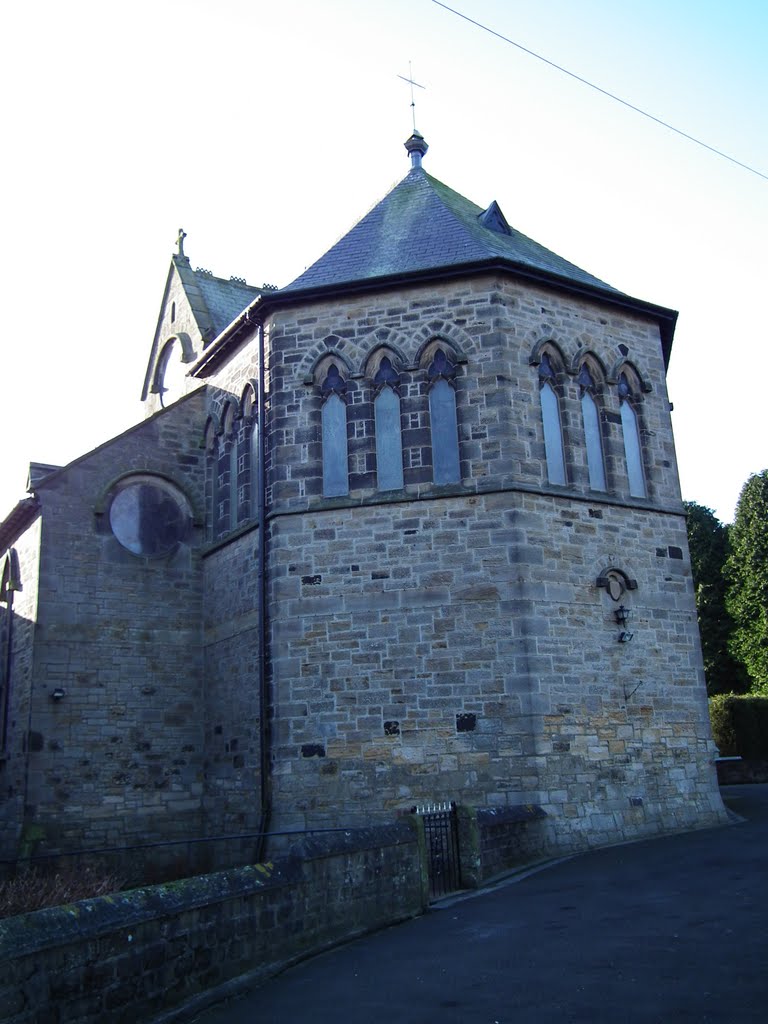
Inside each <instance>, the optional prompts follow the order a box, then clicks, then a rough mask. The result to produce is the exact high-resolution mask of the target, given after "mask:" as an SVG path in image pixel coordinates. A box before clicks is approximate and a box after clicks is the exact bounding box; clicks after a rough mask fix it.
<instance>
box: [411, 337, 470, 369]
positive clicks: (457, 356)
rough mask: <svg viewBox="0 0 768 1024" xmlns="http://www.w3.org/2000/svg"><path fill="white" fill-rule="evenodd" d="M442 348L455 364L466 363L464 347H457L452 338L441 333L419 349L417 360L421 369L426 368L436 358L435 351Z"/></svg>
mask: <svg viewBox="0 0 768 1024" xmlns="http://www.w3.org/2000/svg"><path fill="white" fill-rule="evenodd" d="M439 348H441V349H443V351H444V352H445V354H446V356H447V357H448V359H449V360H450V361H451V362H452V363H453V364H454V366H456V365H458V364H460V363H466V362H467V357H466V355H465V354H464V351H463V350H462V349H459V348H457V347H456V344H455V343H454V342H453V341H451V339H450V338H445V337H443V336H442V335H441V334H438V335H435V336H433V337H432V338H430V339H429V341H426V342H424V344H423V345H422V346H421V348H420V349H419V351H418V355H417V357H416V362H417V364H418V366H419V369H421V370H426V369H427V368H428V367H429V365H430V363H431V362H432V360H433V359H434V358H435V352H437V350H438V349H439Z"/></svg>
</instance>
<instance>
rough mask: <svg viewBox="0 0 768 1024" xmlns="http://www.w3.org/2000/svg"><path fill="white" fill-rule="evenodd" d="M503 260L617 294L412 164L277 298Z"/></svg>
mask: <svg viewBox="0 0 768 1024" xmlns="http://www.w3.org/2000/svg"><path fill="white" fill-rule="evenodd" d="M488 261H502V262H504V263H508V264H509V265H510V267H513V268H514V267H518V268H522V269H527V270H530V271H535V272H538V273H542V272H543V273H544V274H545V275H547V276H550V275H551V276H554V277H556V278H561V279H562V280H564V281H566V282H568V283H570V284H572V285H579V286H581V287H584V286H587V287H588V288H596V289H599V290H600V291H602V292H609V293H613V294H615V295H621V294H622V293H621V292H619V291H617V289H615V288H612V287H611V286H610V285H608V284H606V283H605V282H604V281H601V280H599V278H596V277H593V275H592V274H588V273H587V272H586V271H585V270H581V269H580V268H579V267H577V266H574V264H573V263H569V262H568V261H567V260H564V259H562V257H560V256H558V255H557V254H556V253H554V252H551V251H550V250H549V249H546V248H545V247H544V246H543V245H539V243H538V242H535V241H534V240H533V239H532V238H528V237H527V236H526V235H524V234H522V233H521V232H519V231H516V230H515V228H512V227H510V226H509V225H508V224H507V222H506V221H505V219H504V216H503V214H502V213H501V211H500V209H499V207H498V205H497V204H496V203H495V202H494V203H492V204H491V206H489V207H488V209H487V210H483V209H482V208H481V207H479V206H476V205H475V203H473V202H470V200H469V199H465V198H464V196H462V195H459V193H458V192H454V191H453V189H451V188H448V186H447V185H444V184H443V183H442V182H441V181H438V180H437V178H433V177H432V175H430V174H427V172H426V171H425V170H424V169H423V168H422V167H414V168H412V169H411V170H410V171H409V173H408V174H407V175H406V176H405V178H403V179H402V181H400V182H399V184H397V185H396V186H395V187H394V188H393V189H392V190H391V191H390V192H389V193H388V194H387V195H386V196H385V197H384V198H383V199H382V200H381V202H380V203H378V204H377V205H376V206H374V207H373V209H372V210H371V211H370V212H369V213H368V214H366V216H365V217H363V219H362V220H360V221H359V222H358V223H357V224H356V225H355V226H354V227H353V228H352V230H351V231H349V232H348V233H347V234H346V235H344V236H343V237H342V238H341V239H340V240H339V241H338V242H337V243H336V244H335V245H334V246H333V247H332V248H331V249H329V250H328V252H326V253H325V255H324V256H321V257H320V259H319V260H318V261H317V262H316V263H314V264H313V265H312V266H311V267H309V268H308V269H307V270H305V271H304V273H303V274H301V275H300V276H299V277H297V278H296V279H295V280H294V281H292V282H291V283H290V284H289V285H287V286H286V287H285V288H282V289H281V290H280V292H278V295H284V294H290V293H292V292H297V291H304V290H306V289H318V288H333V287H338V286H340V285H346V284H351V283H358V282H364V281H373V280H375V279H377V278H387V277H396V276H400V275H406V274H414V273H418V272H420V271H421V272H425V271H434V270H442V269H448V268H454V267H462V266H471V265H473V264H475V265H476V264H482V263H487V262H488Z"/></svg>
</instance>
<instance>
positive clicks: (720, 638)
mask: <svg viewBox="0 0 768 1024" xmlns="http://www.w3.org/2000/svg"><path fill="white" fill-rule="evenodd" d="M685 515H686V524H687V527H688V546H689V547H690V550H691V568H692V569H693V585H694V588H695V591H696V611H697V613H698V618H699V632H700V634H701V649H702V653H703V655H704V673H705V675H706V677H707V693H708V694H709V695H710V697H711V696H712V695H713V694H715V693H743V692H744V691H745V690H748V689H749V678H748V676H747V674H746V672H745V670H744V667H743V665H741V664H740V663H739V662H738V661H737V660H736V659H735V658H734V657H733V655H732V654H731V652H730V651H729V649H728V648H729V641H730V639H731V635H732V633H733V630H734V622H733V619H732V618H731V616H730V614H729V613H728V610H727V608H726V587H727V584H726V580H725V576H724V575H723V569H724V566H725V562H726V559H727V558H728V552H729V545H728V527H727V526H724V525H723V524H722V523H721V522H720V520H719V519H718V518H717V516H716V515H715V513H714V512H713V511H712V509H710V508H706V507H705V506H704V505H698V504H697V503H696V502H695V501H686V503H685Z"/></svg>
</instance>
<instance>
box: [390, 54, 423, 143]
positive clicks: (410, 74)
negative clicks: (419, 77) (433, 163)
mask: <svg viewBox="0 0 768 1024" xmlns="http://www.w3.org/2000/svg"><path fill="white" fill-rule="evenodd" d="M397 77H398V78H401V79H402V80H403V81H404V82H408V84H409V85H410V87H411V114H412V115H413V130H414V132H415V131H416V100H415V99H414V96H413V87H414V85H415V86H416V87H417V88H418V89H426V85H419V83H418V82H414V80H413V72H412V71H411V62H410V61H408V77H407V78H406V77H405V75H398V76H397Z"/></svg>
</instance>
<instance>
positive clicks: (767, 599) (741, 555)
mask: <svg viewBox="0 0 768 1024" xmlns="http://www.w3.org/2000/svg"><path fill="white" fill-rule="evenodd" d="M730 545H731V553H730V555H729V557H728V560H727V561H726V565H725V575H726V578H727V581H728V592H727V608H728V611H729V612H730V614H731V616H732V618H733V621H734V623H735V629H734V631H733V633H732V635H731V641H730V650H731V653H732V654H733V655H734V656H735V657H736V658H738V659H739V660H740V661H742V662H743V663H744V665H745V666H746V668H747V671H748V673H749V675H750V678H751V681H752V687H751V689H752V692H753V693H768V469H764V470H763V471H762V473H755V474H753V475H752V476H751V477H750V478H749V480H747V482H746V483H745V484H744V487H743V488H742V491H741V495H740V496H739V503H738V505H737V506H736V517H735V519H734V522H733V526H732V527H731V528H730Z"/></svg>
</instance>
